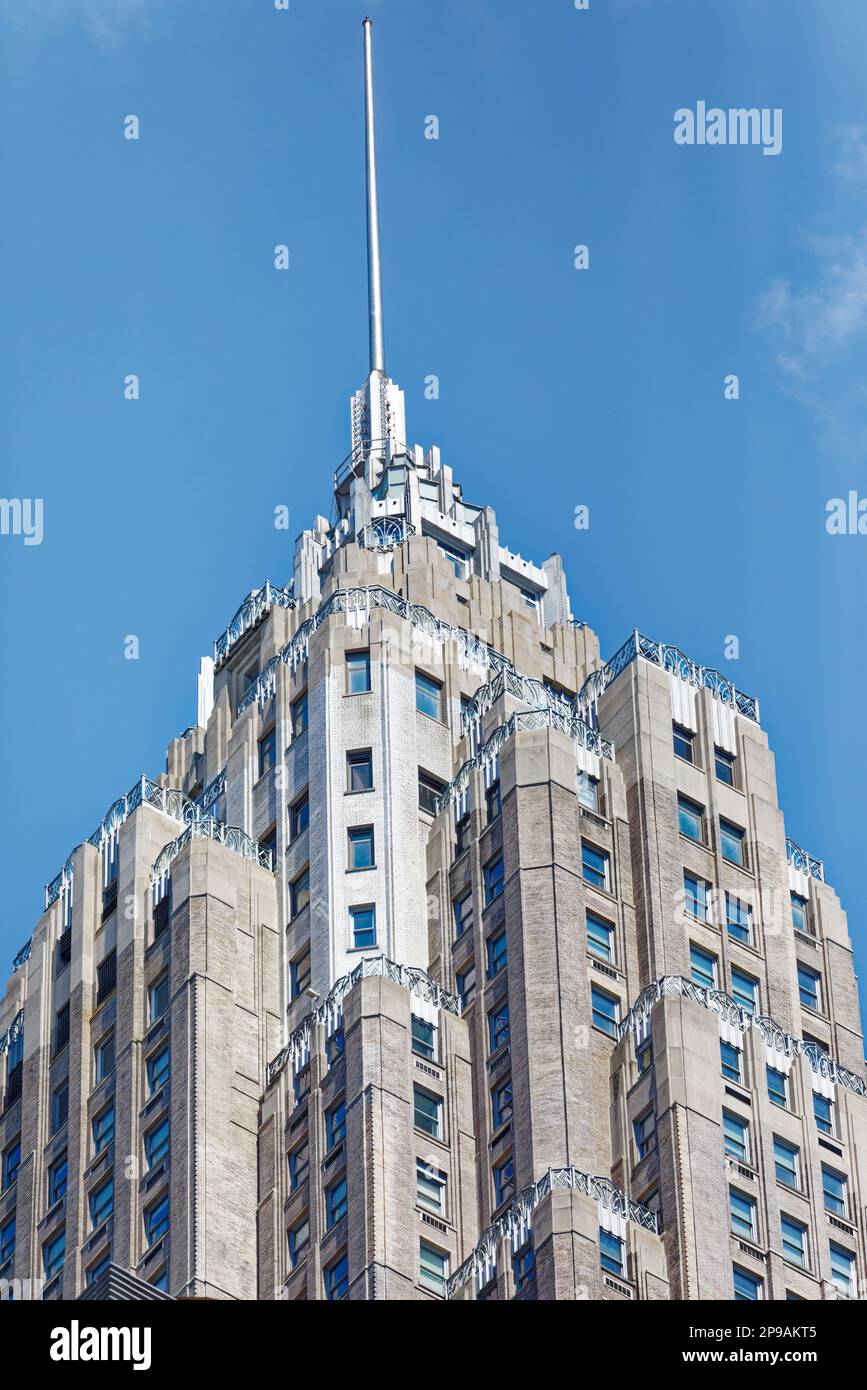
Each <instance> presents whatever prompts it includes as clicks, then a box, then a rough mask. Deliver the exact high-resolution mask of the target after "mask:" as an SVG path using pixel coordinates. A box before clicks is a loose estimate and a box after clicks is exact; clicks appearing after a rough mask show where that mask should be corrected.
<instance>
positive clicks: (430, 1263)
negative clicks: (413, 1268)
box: [418, 1240, 449, 1297]
mask: <svg viewBox="0 0 867 1390" xmlns="http://www.w3.org/2000/svg"><path fill="white" fill-rule="evenodd" d="M448 1273H449V1257H448V1255H447V1254H446V1253H445V1251H444V1250H437V1248H436V1246H434V1245H428V1243H427V1241H426V1240H423V1241H421V1242H420V1243H419V1249H418V1282H419V1283H420V1284H421V1286H422V1288H423V1289H428V1290H429V1292H430V1293H436V1294H439V1295H440V1297H443V1296H444V1295H445V1291H446V1279H447V1278H448Z"/></svg>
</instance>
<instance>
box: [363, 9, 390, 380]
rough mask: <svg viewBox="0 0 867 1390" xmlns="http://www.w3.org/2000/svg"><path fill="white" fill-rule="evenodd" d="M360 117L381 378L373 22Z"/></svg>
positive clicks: (367, 29)
mask: <svg viewBox="0 0 867 1390" xmlns="http://www.w3.org/2000/svg"><path fill="white" fill-rule="evenodd" d="M363 28H364V116H365V139H366V146H367V283H368V297H369V304H370V370H371V373H373V372H381V373H382V374H383V376H384V375H385V345H384V339H383V329H382V267H381V264H380V258H379V199H378V196H377V190H376V124H375V119H374V112H373V35H372V30H373V21H372V20H371V19H365V21H364V24H363Z"/></svg>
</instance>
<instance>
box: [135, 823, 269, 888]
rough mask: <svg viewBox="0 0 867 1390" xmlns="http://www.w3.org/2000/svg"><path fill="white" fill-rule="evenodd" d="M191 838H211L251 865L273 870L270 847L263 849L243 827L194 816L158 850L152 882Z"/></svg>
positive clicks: (154, 881)
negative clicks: (248, 861)
mask: <svg viewBox="0 0 867 1390" xmlns="http://www.w3.org/2000/svg"><path fill="white" fill-rule="evenodd" d="M191 840H214V841H216V842H217V843H218V844H221V845H225V846H226V848H227V849H231V850H234V852H235V853H236V854H240V855H241V856H242V858H244V859H249V860H251V861H252V863H254V864H260V865H261V867H262V868H263V869H271V870H272V871H273V859H274V856H273V854H272V852H271V850H270V849H263V848H262V846H261V845H260V844H259V841H258V840H254V839H253V838H252V837H251V836H250V835H248V834H247V832H246V831H245V830H241V829H240V828H239V827H238V826H237V825H224V824H223V822H222V821H219V820H215V819H214V817H213V816H197V817H196V818H195V820H191V821H190V822H189V824H188V826H187V828H186V830H185V831H184V832H183V834H182V835H179V836H178V838H177V839H176V840H172V841H171V843H170V844H168V845H166V846H165V847H164V848H163V849H162V850H160V853H159V855H158V857H157V859H156V862H155V863H154V866H153V868H152V870H151V883H152V884H154V883H156V882H157V881H158V880H159V879H161V878H162V877H163V876H164V875H165V874H167V873H168V871H169V867H170V865H171V864H172V861H173V860H175V859H177V857H178V855H179V854H180V852H181V850H182V849H183V848H184V846H185V845H188V844H189V843H190V841H191Z"/></svg>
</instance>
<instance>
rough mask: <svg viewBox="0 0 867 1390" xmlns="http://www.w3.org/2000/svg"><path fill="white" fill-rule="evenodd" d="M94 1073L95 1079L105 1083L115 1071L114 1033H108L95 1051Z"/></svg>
mask: <svg viewBox="0 0 867 1390" xmlns="http://www.w3.org/2000/svg"><path fill="white" fill-rule="evenodd" d="M93 1062H94V1066H93V1071H94V1078H95V1080H96V1081H97V1083H98V1082H100V1081H104V1080H105V1078H106V1077H107V1076H109V1075H110V1074H111V1072H113V1071H114V1031H113V1030H112V1032H110V1033H108V1034H107V1035H106V1036H105V1037H104V1038H100V1040H99V1042H98V1043H97V1044H96V1047H95V1048H94V1049H93Z"/></svg>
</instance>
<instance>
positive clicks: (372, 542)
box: [358, 516, 415, 555]
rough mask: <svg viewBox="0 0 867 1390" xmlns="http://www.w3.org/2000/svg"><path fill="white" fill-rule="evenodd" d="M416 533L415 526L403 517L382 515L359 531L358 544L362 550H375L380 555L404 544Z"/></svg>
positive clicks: (386, 553)
mask: <svg viewBox="0 0 867 1390" xmlns="http://www.w3.org/2000/svg"><path fill="white" fill-rule="evenodd" d="M414 535H415V527H414V526H413V525H412V524H411V523H410V522H408V521H405V520H404V518H403V517H399V516H389V517H382V518H381V519H380V520H378V521H372V522H371V523H370V525H369V526H364V527H362V529H361V530H360V531H359V533H358V544H359V545H360V546H361V548H362V550H373V551H375V552H376V553H377V554H378V555H388V554H390V552H391V551H392V550H397V549H398V547H399V546H401V545H404V544H405V543H406V541H408V540H409V538H410V536H414Z"/></svg>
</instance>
